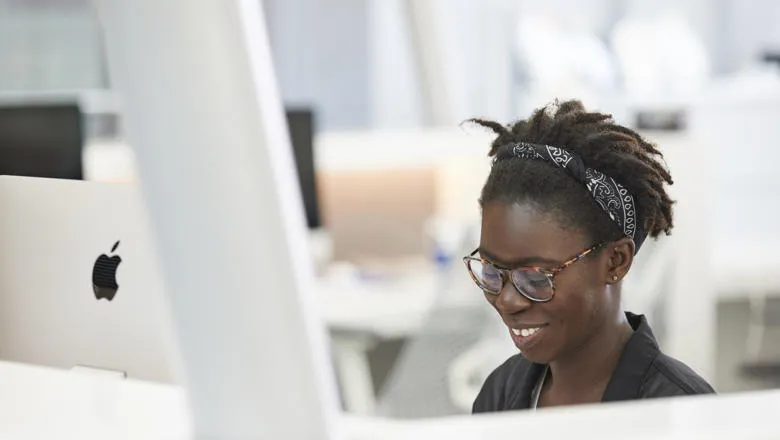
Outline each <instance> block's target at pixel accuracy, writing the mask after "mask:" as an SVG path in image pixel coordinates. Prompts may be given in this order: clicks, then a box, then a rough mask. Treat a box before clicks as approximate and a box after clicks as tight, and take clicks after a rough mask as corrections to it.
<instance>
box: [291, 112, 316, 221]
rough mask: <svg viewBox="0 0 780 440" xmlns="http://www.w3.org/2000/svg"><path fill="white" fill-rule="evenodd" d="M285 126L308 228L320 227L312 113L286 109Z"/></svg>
mask: <svg viewBox="0 0 780 440" xmlns="http://www.w3.org/2000/svg"><path fill="white" fill-rule="evenodd" d="M286 113H287V125H288V127H289V130H290V141H291V142H292V148H293V155H294V156H295V165H296V168H297V171H298V182H299V183H300V186H301V196H302V198H303V205H304V208H305V210H306V223H307V225H308V226H309V228H312V229H314V228H319V227H320V226H322V222H321V219H320V212H319V205H318V202H317V181H316V177H315V169H314V131H315V120H314V112H313V111H312V110H309V109H297V108H296V109H292V108H290V109H287V112H286Z"/></svg>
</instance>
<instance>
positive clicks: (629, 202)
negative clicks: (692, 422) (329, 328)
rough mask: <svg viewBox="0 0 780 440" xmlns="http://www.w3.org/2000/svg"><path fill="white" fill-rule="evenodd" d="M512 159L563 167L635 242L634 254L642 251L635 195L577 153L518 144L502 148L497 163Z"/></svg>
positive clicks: (643, 232) (644, 235)
mask: <svg viewBox="0 0 780 440" xmlns="http://www.w3.org/2000/svg"><path fill="white" fill-rule="evenodd" d="M511 157H519V158H523V159H536V160H544V161H546V162H550V163H553V164H555V165H557V166H558V167H560V168H564V169H565V170H566V171H567V172H568V173H569V174H570V175H571V176H572V177H574V178H575V179H576V180H577V181H578V182H580V183H582V184H583V185H584V186H585V187H586V188H587V189H588V192H589V193H590V195H591V196H592V197H593V200H595V201H596V203H597V204H598V205H599V206H600V207H601V209H603V210H604V212H606V213H607V215H609V218H611V219H612V221H614V222H615V224H617V225H618V227H620V229H621V230H622V231H623V234H625V235H626V237H629V238H631V239H633V240H634V245H635V246H636V249H635V251H634V253H636V252H639V248H640V247H641V246H642V243H643V242H644V241H645V237H646V236H647V234H646V233H645V231H644V228H643V227H642V225H641V224H640V223H639V221H638V219H637V210H636V203H635V201H634V196H632V195H631V193H629V192H628V190H627V189H626V188H624V187H623V185H621V184H619V183H617V182H616V181H615V179H613V178H611V177H609V176H607V175H605V174H604V173H602V172H601V171H597V170H594V169H593V168H588V167H586V166H585V163H584V162H583V161H582V158H580V156H579V155H577V154H576V153H573V152H571V151H568V150H565V149H563V148H558V147H551V146H549V145H539V144H529V143H525V142H521V143H517V144H514V145H513V146H512V148H509V147H507V148H502V149H500V150H499V153H498V154H497V155H496V159H495V160H496V161H499V160H504V159H508V158H511Z"/></svg>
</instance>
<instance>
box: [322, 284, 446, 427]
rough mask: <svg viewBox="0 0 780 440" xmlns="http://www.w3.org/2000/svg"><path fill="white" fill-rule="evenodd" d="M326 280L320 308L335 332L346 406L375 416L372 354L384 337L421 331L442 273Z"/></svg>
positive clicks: (336, 361)
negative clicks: (384, 278) (438, 274)
mask: <svg viewBox="0 0 780 440" xmlns="http://www.w3.org/2000/svg"><path fill="white" fill-rule="evenodd" d="M320 281H321V284H320V285H319V289H320V290H319V292H318V293H319V294H320V299H321V301H322V303H321V305H320V307H321V309H322V311H323V313H324V316H325V321H326V322H327V325H328V328H329V329H330V333H331V340H332V342H333V357H334V361H335V367H336V373H337V375H338V377H339V382H340V385H341V391H342V394H343V395H342V398H343V400H344V404H345V406H346V409H347V410H348V411H350V412H352V413H356V414H372V413H373V412H374V407H375V395H374V385H373V379H372V376H371V368H370V366H369V361H368V352H369V351H370V350H371V349H372V348H373V347H374V346H375V344H376V342H377V341H378V340H387V339H397V338H406V337H409V336H411V335H413V334H415V333H417V331H418V330H419V328H420V327H421V326H422V325H423V323H424V322H425V319H426V317H427V316H428V312H429V311H430V310H431V307H432V304H433V301H434V299H435V293H436V290H435V289H436V274H435V272H433V271H429V272H419V273H415V274H412V275H409V276H406V277H403V278H399V279H396V280H392V281H390V280H388V281H374V282H364V281H357V280H356V279H354V278H336V279H334V278H332V279H327V280H320Z"/></svg>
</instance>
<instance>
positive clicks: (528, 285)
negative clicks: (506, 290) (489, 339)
mask: <svg viewBox="0 0 780 440" xmlns="http://www.w3.org/2000/svg"><path fill="white" fill-rule="evenodd" d="M605 244H606V242H605V243H599V244H596V245H593V246H591V247H589V248H588V249H585V250H584V251H582V252H580V253H579V254H577V255H576V256H574V257H572V258H571V259H569V260H566V262H565V263H563V264H561V265H560V266H558V267H556V268H554V269H546V268H543V267H518V268H515V269H506V268H502V267H498V266H496V265H495V264H493V263H491V262H490V261H488V260H486V259H484V258H479V257H475V256H474V255H475V254H476V253H477V252H479V248H477V249H474V252H472V253H471V254H469V255H468V256H466V257H463V262H464V263H466V268H468V271H469V274H470V275H471V278H472V279H473V280H474V282H475V283H477V286H479V288H480V289H482V290H483V291H484V292H485V293H487V294H489V295H498V294H500V293H501V289H503V287H504V285H505V284H506V281H507V279H510V280H512V285H513V286H514V287H515V289H516V290H517V291H518V292H519V293H520V294H521V295H523V296H524V297H526V298H528V299H529V300H531V301H533V302H548V301H551V300H552V299H553V297H554V296H555V283H553V279H554V278H555V276H556V275H558V274H559V273H561V272H562V271H563V270H564V269H566V268H567V267H569V266H571V265H572V264H574V263H576V262H578V261H580V260H582V259H583V258H585V257H586V256H587V255H588V254H591V253H592V252H594V251H596V250H597V249H599V248H600V247H602V246H604V245H605Z"/></svg>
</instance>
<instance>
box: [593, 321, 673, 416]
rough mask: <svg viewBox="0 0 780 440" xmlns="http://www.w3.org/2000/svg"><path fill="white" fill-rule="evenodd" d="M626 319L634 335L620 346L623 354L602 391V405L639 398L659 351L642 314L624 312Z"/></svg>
mask: <svg viewBox="0 0 780 440" xmlns="http://www.w3.org/2000/svg"><path fill="white" fill-rule="evenodd" d="M626 318H628V323H629V324H630V325H631V328H633V329H634V333H633V334H632V335H631V338H629V340H628V342H626V345H625V347H623V353H622V354H621V355H620V359H619V360H618V363H617V365H616V366H615V371H614V372H613V373H612V378H611V379H610V381H609V383H608V384H607V389H606V390H605V391H604V397H603V398H602V401H604V402H611V401H619V400H632V399H637V398H639V393H640V391H641V389H642V384H643V382H644V378H645V376H646V375H647V370H648V369H649V368H650V365H651V364H652V363H653V361H654V360H655V358H656V357H657V356H658V353H659V352H660V349H659V348H658V342H656V340H655V336H654V335H653V331H652V330H651V329H650V325H649V324H648V323H647V319H645V317H644V315H634V314H633V313H629V312H626Z"/></svg>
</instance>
